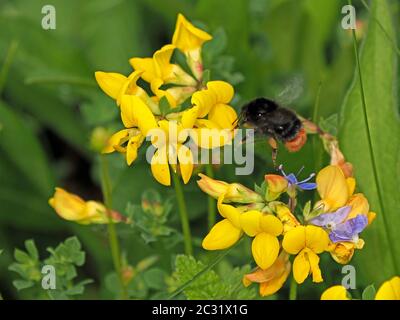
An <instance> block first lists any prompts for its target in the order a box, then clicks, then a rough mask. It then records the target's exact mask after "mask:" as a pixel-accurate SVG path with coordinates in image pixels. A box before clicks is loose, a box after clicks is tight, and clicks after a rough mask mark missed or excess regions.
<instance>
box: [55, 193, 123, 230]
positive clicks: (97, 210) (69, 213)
mask: <svg viewBox="0 0 400 320" xmlns="http://www.w3.org/2000/svg"><path fill="white" fill-rule="evenodd" d="M49 204H50V206H52V207H53V208H54V210H55V211H56V212H57V214H58V215H59V216H60V217H61V218H63V219H65V220H68V221H75V222H77V223H80V224H90V223H99V224H103V223H108V222H109V218H108V216H107V209H106V207H105V206H104V205H103V204H102V203H100V202H96V201H84V200H83V199H82V198H80V197H79V196H77V195H75V194H72V193H69V192H67V191H65V190H64V189H61V188H56V192H55V193H54V196H53V197H52V198H50V199H49ZM110 214H111V218H112V219H113V220H114V221H115V222H119V221H121V220H122V219H123V218H122V216H121V215H120V214H119V213H118V212H115V211H111V213H110Z"/></svg>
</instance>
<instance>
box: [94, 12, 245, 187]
mask: <svg viewBox="0 0 400 320" xmlns="http://www.w3.org/2000/svg"><path fill="white" fill-rule="evenodd" d="M211 39H212V37H211V36H210V35H209V34H208V33H206V32H204V31H203V30H200V29H198V28H196V27H195V26H193V25H192V24H191V23H190V22H189V21H187V20H186V19H185V17H184V16H183V15H182V14H179V15H178V19H177V22H176V27H175V32H174V35H173V37H172V43H171V44H167V45H165V46H163V47H162V48H161V49H159V50H157V51H156V52H155V53H154V54H153V56H152V57H148V58H137V57H135V58H131V59H130V60H129V62H130V64H131V66H132V68H133V69H134V71H133V72H132V73H131V74H130V75H129V76H125V75H122V74H119V73H113V72H102V71H97V72H96V73H95V77H96V80H97V83H98V85H99V86H100V88H101V89H102V90H103V91H104V92H105V93H106V94H107V95H108V96H110V97H111V98H113V99H114V100H115V101H116V104H117V106H119V108H120V111H121V120H122V123H123V125H124V127H125V128H124V129H122V130H120V131H118V132H116V133H115V134H114V135H112V136H111V138H110V139H109V141H108V144H107V146H106V147H105V148H104V150H103V152H104V153H111V152H114V151H117V152H120V153H123V154H125V156H126V162H127V164H128V165H131V164H132V163H133V162H134V161H135V160H136V158H137V156H138V149H139V148H140V146H141V145H142V144H143V142H144V140H145V139H146V137H147V138H148V140H150V141H151V143H152V144H153V146H154V147H155V148H156V151H155V153H154V155H153V157H152V159H151V171H152V174H153V176H154V178H155V179H156V180H157V181H158V182H159V183H161V184H163V185H167V186H168V185H170V184H171V177H170V167H171V168H172V169H173V171H174V172H180V174H181V176H182V179H183V181H184V183H187V182H188V181H189V179H190V177H191V175H192V172H193V165H194V159H193V154H192V151H191V150H190V148H188V147H187V146H186V145H185V143H186V142H187V140H188V138H189V137H191V138H192V139H193V140H194V142H195V143H196V144H197V145H198V146H200V147H202V148H212V147H215V146H220V145H223V144H225V143H228V142H229V141H230V139H231V131H232V129H233V123H234V121H235V119H236V118H237V114H236V112H235V110H234V109H233V108H232V107H231V106H230V105H229V103H230V101H231V99H232V98H233V95H234V90H233V87H232V86H231V85H230V84H229V83H227V82H224V81H208V82H207V83H204V81H203V63H202V58H201V49H202V45H203V43H204V42H206V41H209V40H211ZM175 50H179V51H180V52H181V53H183V54H184V56H185V57H186V62H187V65H188V66H189V67H190V70H187V71H185V70H184V69H183V68H182V67H181V66H179V65H178V64H176V63H173V62H172V61H171V60H172V56H173V54H174V51H175ZM140 78H141V79H142V80H144V81H145V82H148V83H149V87H150V88H151V92H150V93H148V92H146V90H144V89H143V88H141V87H140V86H139V85H138V84H137V83H138V80H139V79H140ZM186 101H190V105H189V107H188V108H184V105H183V103H184V102H186ZM165 106H167V109H168V110H167V112H165ZM209 129H214V130H219V131H224V132H225V131H227V132H228V133H227V134H226V135H223V138H221V139H218V141H217V142H215V139H214V140H213V139H211V138H210V139H208V138H207V139H204V138H203V139H201V138H199V137H201V135H200V134H199V133H200V132H201V131H202V130H209ZM172 131H173V132H172ZM160 132H161V133H163V136H164V137H166V138H160V134H159V133H160ZM171 133H174V135H172V134H171ZM172 136H174V137H176V138H171V137H172ZM210 141H211V142H210Z"/></svg>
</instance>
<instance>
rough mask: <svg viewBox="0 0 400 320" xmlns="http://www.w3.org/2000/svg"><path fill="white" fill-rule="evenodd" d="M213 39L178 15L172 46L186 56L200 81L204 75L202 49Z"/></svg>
mask: <svg viewBox="0 0 400 320" xmlns="http://www.w3.org/2000/svg"><path fill="white" fill-rule="evenodd" d="M211 39H212V36H211V35H209V34H208V33H207V32H205V31H203V30H201V29H199V28H196V27H195V26H193V25H192V24H191V23H190V22H189V21H188V20H186V18H185V17H184V16H183V15H182V14H178V19H177V20H176V26H175V32H174V35H173V36H172V44H173V45H175V46H176V47H177V48H178V49H179V50H180V51H182V52H183V53H184V54H185V55H186V58H187V63H188V65H189V67H190V69H191V70H192V72H193V74H194V75H195V76H196V78H197V79H198V80H200V81H201V80H202V75H203V63H202V59H201V48H202V46H203V43H204V42H206V41H209V40H211Z"/></svg>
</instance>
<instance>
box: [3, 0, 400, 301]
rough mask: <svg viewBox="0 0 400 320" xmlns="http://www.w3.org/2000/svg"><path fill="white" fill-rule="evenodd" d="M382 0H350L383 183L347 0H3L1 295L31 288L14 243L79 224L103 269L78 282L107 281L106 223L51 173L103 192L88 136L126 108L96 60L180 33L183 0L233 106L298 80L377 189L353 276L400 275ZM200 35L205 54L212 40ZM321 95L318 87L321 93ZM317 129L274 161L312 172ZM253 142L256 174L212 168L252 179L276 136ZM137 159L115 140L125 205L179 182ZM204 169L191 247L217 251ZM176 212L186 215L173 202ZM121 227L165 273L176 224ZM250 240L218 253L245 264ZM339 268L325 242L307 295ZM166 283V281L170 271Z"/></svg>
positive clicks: (86, 193) (58, 236) (362, 180)
mask: <svg viewBox="0 0 400 320" xmlns="http://www.w3.org/2000/svg"><path fill="white" fill-rule="evenodd" d="M50 2H51V3H50ZM374 2H379V5H376V3H375V6H373V7H371V10H372V11H371V12H372V13H371V15H370V14H369V12H368V10H366V9H365V7H364V6H363V5H362V3H361V1H357V0H355V1H354V5H355V6H356V8H357V19H358V21H359V25H358V26H359V28H358V30H357V36H358V38H359V43H358V44H359V45H361V42H362V41H365V43H364V45H363V52H362V59H361V65H362V68H363V70H364V72H365V73H364V74H363V76H364V82H365V83H364V85H365V89H366V92H367V97H366V100H367V103H368V108H369V109H368V112H367V114H368V118H369V121H370V130H371V135H372V147H373V154H374V157H376V159H375V167H376V169H377V170H376V171H377V173H378V180H379V188H380V193H379V194H380V195H379V194H378V192H377V187H378V186H377V185H376V179H374V176H373V167H372V160H371V152H370V150H369V145H368V144H367V140H366V130H365V129H366V128H365V122H364V120H363V117H362V106H361V103H360V101H361V100H360V99H361V97H360V92H359V91H358V83H357V82H355V83H353V86H352V79H353V78H354V75H355V70H356V64H355V58H354V51H353V50H354V48H353V39H352V35H351V32H349V31H345V30H343V29H342V28H341V25H340V23H341V19H342V17H343V15H342V14H341V8H342V6H343V5H345V4H347V1H340V0H324V1H320V0H299V1H297V0H296V1H295V0H231V1H229V3H228V1H223V0H197V1H195V0H185V1H184V0H168V1H166V0H135V1H128V0H96V1H94V0H89V1H79V0H68V1H67V0H52V1H47V0H46V1H40V0H29V1H26V0H25V1H24V0H9V1H8V0H1V1H0V70H1V71H0V99H1V100H0V249H3V253H2V255H1V256H0V292H1V294H2V295H3V297H4V298H26V297H29V296H26V295H25V293H24V292H23V291H21V292H18V291H17V290H16V289H15V288H14V287H13V286H12V280H13V279H15V278H16V274H15V273H13V272H11V271H9V270H8V269H7V268H8V266H9V265H10V264H11V262H12V260H13V250H14V248H15V247H19V248H21V247H23V243H24V241H25V240H26V239H30V238H33V239H35V241H36V243H37V246H38V248H39V251H40V253H42V254H44V253H45V249H46V248H47V247H48V246H56V245H57V244H58V243H59V242H60V241H62V240H64V239H65V238H66V237H68V236H71V235H76V236H77V237H78V238H79V239H80V241H81V242H82V245H83V249H84V250H85V251H86V252H87V261H86V264H85V266H84V267H83V268H82V270H81V271H80V274H81V275H84V276H86V277H90V278H92V279H94V280H95V283H94V284H91V285H89V286H88V287H87V291H86V292H85V295H84V297H85V298H109V297H110V296H111V294H110V290H108V289H107V288H106V285H105V281H104V278H105V277H106V275H107V274H108V273H109V272H110V271H111V270H112V263H111V257H110V254H109V250H108V243H107V233H106V229H105V228H103V227H87V226H78V225H76V224H74V223H69V222H66V221H63V220H61V219H60V218H59V217H58V216H57V215H56V214H55V213H54V211H53V210H52V209H51V208H50V207H49V205H48V204H47V200H48V198H49V197H50V196H51V195H52V193H53V188H54V187H55V186H62V187H64V188H66V189H67V190H70V191H72V192H74V193H77V194H79V195H81V196H82V197H84V198H85V199H97V200H101V190H100V187H99V174H98V172H99V166H98V164H99V161H98V160H99V159H98V156H97V153H96V152H95V150H93V143H91V137H92V136H93V135H92V132H93V130H94V129H95V128H97V127H103V128H105V129H107V130H108V129H118V128H119V124H118V123H119V113H118V109H117V107H116V106H115V104H114V102H113V101H112V100H111V99H110V98H108V97H107V96H106V95H105V94H103V92H102V91H101V90H100V89H99V88H98V87H97V84H96V82H95V80H94V72H95V71H98V70H101V71H113V72H120V73H123V74H126V75H127V74H129V73H130V72H131V67H130V66H129V63H128V59H129V58H131V57H134V56H138V57H145V56H151V55H152V53H153V52H154V51H155V50H157V49H159V48H160V47H161V46H162V45H163V44H166V43H169V42H170V41H171V38H172V34H173V30H174V24H175V19H176V16H177V13H179V12H182V13H183V14H184V15H185V16H186V17H187V18H188V19H189V20H191V21H192V22H194V23H195V24H196V25H198V26H201V27H202V28H204V29H205V30H207V31H208V32H210V33H212V34H214V37H215V38H216V39H217V40H218V41H214V43H213V44H212V46H214V47H213V48H212V49H213V51H212V52H214V54H217V55H218V58H216V57H214V56H211V54H210V55H209V56H205V57H204V59H205V63H209V65H208V66H207V65H206V67H207V68H209V69H211V70H214V69H215V70H217V72H216V73H212V74H211V78H212V79H222V80H226V81H228V82H230V83H232V84H234V86H235V92H236V97H235V100H234V103H233V104H234V107H235V108H237V110H239V109H240V107H241V105H242V104H243V103H244V102H245V101H248V100H250V99H252V98H254V97H256V96H269V97H272V98H274V97H277V96H279V93H280V92H281V91H282V90H285V88H287V85H288V84H289V86H290V84H293V83H294V84H295V85H294V87H296V86H297V88H294V89H293V91H294V92H295V93H296V92H297V94H295V93H293V95H294V97H293V101H290V102H289V106H290V107H293V109H295V110H296V111H297V112H298V113H300V114H301V115H303V116H305V117H308V118H312V119H314V120H316V121H317V122H318V123H320V124H321V126H322V127H323V128H325V129H326V130H328V131H330V132H332V133H334V134H339V137H340V143H341V144H342V146H343V148H344V152H345V155H346V156H348V157H349V160H350V161H352V162H353V164H354V166H355V168H356V171H355V172H356V177H357V178H358V179H359V180H358V182H359V190H360V191H361V192H364V193H366V194H367V196H368V197H369V199H370V202H371V206H372V209H373V210H374V211H376V212H377V214H378V218H377V221H376V222H375V223H374V224H373V225H372V226H371V227H370V229H368V230H367V231H365V234H366V235H365V237H364V238H365V239H366V246H365V249H364V250H362V251H359V252H356V256H357V259H355V260H353V262H354V264H355V265H356V268H357V272H358V277H357V281H358V282H357V285H358V287H359V288H360V289H362V288H363V286H365V285H367V284H370V283H375V285H379V284H380V283H381V282H382V281H383V280H385V279H387V278H388V277H390V276H393V275H394V274H395V273H396V272H397V274H398V273H399V272H400V270H399V269H398V267H399V265H400V247H399V246H400V238H399V236H398V235H396V232H397V230H398V228H399V227H400V210H399V209H400V205H399V204H398V203H399V202H400V197H399V195H398V191H397V190H398V183H399V178H398V177H399V173H400V169H399V161H398V155H399V139H400V138H399V137H400V135H399V118H398V110H399V104H398V100H397V94H398V92H399V84H398V78H399V68H398V64H397V59H398V57H399V51H398V49H397V47H396V41H397V40H398V39H399V32H398V28H399V21H400V19H399V18H400V12H399V9H400V4H399V3H398V1H390V0H389V1H386V0H380V1H377V0H376V1H374ZM366 3H369V2H368V1H367V2H366ZM46 4H52V5H53V6H54V7H55V8H56V29H55V30H43V29H42V27H41V20H42V17H43V14H42V13H41V9H42V7H43V6H44V5H46ZM377 21H379V23H377ZM382 29H384V30H385V31H384V32H383V31H382ZM369 33H370V34H369ZM389 39H390V40H389ZM204 50H205V53H204V54H205V55H206V54H207V48H205V49H204ZM396 50H397V52H396ZM210 52H211V50H210ZM364 67H365V69H364ZM293 79H295V80H293ZM292 87H293V85H292ZM295 96H298V97H295ZM317 97H318V98H317ZM295 98H296V99H295ZM316 100H319V103H318V104H317V105H318V107H317V108H316V107H315V105H316ZM310 141H311V143H309V144H308V145H307V146H306V147H305V148H304V149H303V150H301V152H299V153H296V154H288V153H287V152H286V151H284V150H280V153H279V158H278V160H279V162H280V163H284V164H285V166H286V168H287V171H294V172H297V170H298V169H299V168H300V167H301V166H302V165H304V166H305V167H306V169H305V172H307V173H309V172H313V171H316V170H318V169H319V168H321V166H322V165H324V164H327V161H328V159H327V158H326V157H325V155H324V154H323V152H322V147H321V144H320V142H319V141H318V140H317V139H312V138H310ZM281 149H282V148H281ZM257 155H258V157H257V161H256V171H255V174H254V175H252V176H250V177H235V176H234V171H233V167H232V166H223V167H221V168H219V169H217V170H216V172H215V174H216V177H217V178H219V179H221V180H226V181H229V182H233V181H238V182H241V183H243V184H246V185H247V186H249V187H252V186H253V184H254V183H255V182H256V183H261V181H262V179H263V175H264V174H265V173H266V172H267V171H268V170H272V166H271V163H270V150H269V149H267V148H266V147H265V144H261V145H260V146H259V145H258V146H257ZM139 158H142V159H141V160H139V161H138V162H137V163H135V164H134V166H132V167H131V168H128V167H126V165H125V163H124V161H123V159H122V158H121V157H120V156H119V155H111V156H109V159H110V160H109V163H110V166H111V168H110V171H111V175H112V180H113V181H112V185H113V203H114V208H115V209H116V210H119V211H120V212H123V213H125V212H126V208H127V204H128V203H132V204H139V202H140V199H141V196H142V191H143V190H145V189H149V188H152V189H155V190H158V191H159V192H160V194H161V195H162V197H163V198H167V197H170V196H173V190H172V189H168V188H165V187H162V186H160V185H159V184H157V183H156V182H155V180H154V179H153V178H152V176H151V173H150V167H149V165H148V164H147V163H145V161H144V160H143V156H142V157H140V156H139ZM195 180H196V177H193V178H192V180H191V183H190V184H189V185H188V186H186V188H185V192H186V194H187V201H188V204H189V208H190V215H191V225H192V231H193V234H194V236H195V237H196V244H197V246H196V252H195V255H196V257H197V258H199V257H203V258H204V259H206V260H207V259H208V254H207V253H205V252H204V251H203V250H202V249H200V248H199V243H200V239H201V238H202V237H203V236H204V235H205V234H206V232H207V214H206V211H207V202H206V196H205V195H204V194H202V193H201V192H199V190H198V188H197V186H196V184H195ZM382 207H383V208H382ZM383 212H384V215H383ZM168 224H169V226H172V227H176V228H178V230H179V229H180V228H179V219H178V214H177V212H176V210H175V209H173V210H172V213H171V214H170V217H169V221H168ZM397 234H398V232H397ZM396 237H397V238H396ZM121 238H122V243H123V248H124V250H125V252H126V256H127V260H128V262H129V263H130V264H132V265H135V264H137V263H138V262H139V261H141V260H142V259H144V258H145V257H148V256H150V255H153V254H156V255H157V256H158V257H159V259H158V261H157V263H156V265H157V268H158V269H157V270H160V269H162V274H165V275H166V276H165V278H166V279H168V274H170V273H171V270H172V268H173V261H174V257H175V255H176V254H177V253H181V252H182V244H181V242H180V238H179V237H178V238H177V241H178V244H177V245H176V246H170V247H168V246H166V245H165V244H164V243H163V242H162V241H155V242H153V243H151V244H149V245H146V244H145V243H144V242H143V240H142V238H141V236H140V232H136V231H134V230H133V231H132V230H121ZM246 246H247V247H246ZM248 246H249V243H242V244H241V245H240V246H238V247H237V249H235V250H234V252H233V253H232V254H230V258H227V259H226V261H225V262H224V263H225V264H227V265H229V266H232V265H234V266H241V265H244V264H247V263H250V262H251V257H250V250H249V247H248ZM396 260H397V261H396ZM223 267H224V266H223V265H222V266H219V268H223ZM225 267H226V266H225ZM217 269H218V268H217ZM340 270H341V266H339V265H337V264H335V263H334V262H333V260H332V259H331V258H330V257H329V256H328V255H325V256H324V257H323V259H322V272H323V275H325V280H326V281H325V282H324V283H323V284H319V285H315V284H312V283H311V282H310V280H308V281H307V282H306V284H304V285H303V286H301V287H300V288H299V296H300V298H317V297H319V294H320V293H321V292H322V290H323V289H324V288H325V287H326V286H327V285H332V284H337V283H339V282H340V279H341V276H342V275H341V273H340ZM376 270H379V272H377V271H376ZM167 282H168V281H166V284H163V285H164V286H167V284H168V283H167ZM145 284H146V281H145ZM164 289H165V288H164V287H163V289H160V290H161V291H162V290H164ZM287 289H288V288H287V285H286V286H285V288H284V289H283V290H282V291H281V293H280V294H279V295H278V297H279V298H286V297H287ZM143 290H144V291H143ZM143 290H142V291H143V292H141V293H140V295H141V296H140V295H138V297H141V298H150V297H152V295H154V294H155V293H156V292H157V290H155V288H152V287H151V286H150V287H149V288H147V289H146V288H145V289H143ZM152 290H153V291H152ZM357 294H359V293H358V291H354V295H355V296H357Z"/></svg>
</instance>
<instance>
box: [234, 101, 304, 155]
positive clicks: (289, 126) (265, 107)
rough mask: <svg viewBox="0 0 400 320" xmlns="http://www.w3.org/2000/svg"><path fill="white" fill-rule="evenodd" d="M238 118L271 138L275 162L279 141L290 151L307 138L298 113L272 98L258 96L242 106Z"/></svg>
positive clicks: (269, 141) (300, 146)
mask: <svg viewBox="0 0 400 320" xmlns="http://www.w3.org/2000/svg"><path fill="white" fill-rule="evenodd" d="M238 120H239V121H238V122H239V124H240V125H242V124H244V125H247V126H250V127H252V128H254V129H255V131H256V133H258V134H261V135H264V136H267V137H268V138H269V140H268V143H269V144H270V145H271V147H272V149H273V155H272V159H273V161H274V163H275V159H276V153H277V141H280V142H282V143H284V145H285V147H286V148H287V149H288V150H289V151H290V152H296V151H299V150H300V149H301V148H302V146H303V145H304V144H305V142H306V140H307V135H306V132H305V130H304V128H303V124H302V122H301V120H300V119H299V118H298V116H297V115H296V113H295V112H293V111H292V110H290V109H287V108H284V107H281V106H280V105H279V104H278V103H277V102H275V101H273V100H271V99H267V98H257V99H254V100H252V101H250V102H249V103H247V104H246V105H244V106H243V107H242V111H241V113H240V116H239V119H238Z"/></svg>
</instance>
